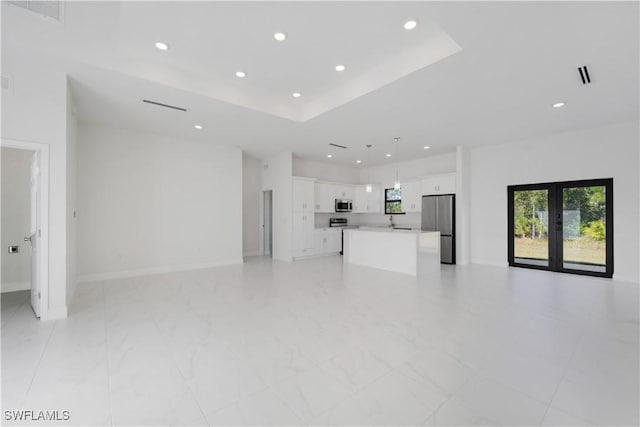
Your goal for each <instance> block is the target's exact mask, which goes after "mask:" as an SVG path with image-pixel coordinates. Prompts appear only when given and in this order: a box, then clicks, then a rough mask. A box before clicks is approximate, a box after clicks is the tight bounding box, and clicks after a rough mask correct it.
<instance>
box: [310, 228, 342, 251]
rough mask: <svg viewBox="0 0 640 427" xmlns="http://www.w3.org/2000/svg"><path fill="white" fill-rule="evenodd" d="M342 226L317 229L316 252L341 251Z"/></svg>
mask: <svg viewBox="0 0 640 427" xmlns="http://www.w3.org/2000/svg"><path fill="white" fill-rule="evenodd" d="M341 232H342V230H341V229H340V228H329V229H322V228H319V229H316V230H315V233H314V239H313V240H314V254H316V255H328V254H335V253H338V252H340V249H341V247H342V234H341Z"/></svg>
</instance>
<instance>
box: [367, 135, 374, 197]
mask: <svg viewBox="0 0 640 427" xmlns="http://www.w3.org/2000/svg"><path fill="white" fill-rule="evenodd" d="M370 163H371V144H367V185H366V186H365V190H366V192H367V193H371V192H372V191H373V186H372V185H371V165H370Z"/></svg>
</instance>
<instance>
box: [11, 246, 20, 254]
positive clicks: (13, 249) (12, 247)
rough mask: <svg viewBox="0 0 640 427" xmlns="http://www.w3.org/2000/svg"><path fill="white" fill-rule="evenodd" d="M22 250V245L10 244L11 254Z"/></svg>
mask: <svg viewBox="0 0 640 427" xmlns="http://www.w3.org/2000/svg"><path fill="white" fill-rule="evenodd" d="M19 252H20V246H9V253H10V254H17V253H19Z"/></svg>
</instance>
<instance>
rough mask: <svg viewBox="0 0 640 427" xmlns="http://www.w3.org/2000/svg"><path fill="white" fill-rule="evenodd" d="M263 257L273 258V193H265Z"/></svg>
mask: <svg viewBox="0 0 640 427" xmlns="http://www.w3.org/2000/svg"><path fill="white" fill-rule="evenodd" d="M262 208H263V209H262V212H263V218H262V232H263V236H262V241H263V251H262V253H263V255H265V256H273V191H272V190H266V191H263V206H262Z"/></svg>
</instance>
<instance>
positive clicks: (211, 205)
mask: <svg viewBox="0 0 640 427" xmlns="http://www.w3.org/2000/svg"><path fill="white" fill-rule="evenodd" d="M77 184H78V185H77V186H78V275H79V276H80V277H79V279H81V280H92V279H93V280H95V279H101V278H110V277H122V276H132V275H139V274H149V273H156V272H166V271H175V270H181V269H189V268H198V267H209V266H215V265H224V264H232V263H241V262H242V152H241V151H240V150H239V149H238V148H234V147H226V146H220V145H216V144H215V143H214V142H213V141H207V142H196V141H188V140H176V139H174V138H170V137H166V136H161V135H155V134H150V133H143V132H136V131H129V130H123V129H115V128H110V127H102V126H96V125H87V124H84V123H80V125H79V127H78V179H77Z"/></svg>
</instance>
